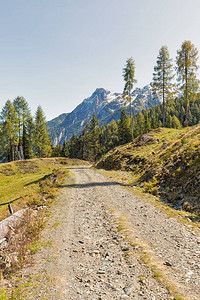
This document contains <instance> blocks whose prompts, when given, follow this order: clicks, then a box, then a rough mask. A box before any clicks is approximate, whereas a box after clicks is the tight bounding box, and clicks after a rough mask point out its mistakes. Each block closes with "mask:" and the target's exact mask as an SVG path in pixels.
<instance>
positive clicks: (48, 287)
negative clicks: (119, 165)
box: [27, 167, 200, 300]
mask: <svg viewBox="0 0 200 300" xmlns="http://www.w3.org/2000/svg"><path fill="white" fill-rule="evenodd" d="M70 171H71V172H72V173H73V174H74V176H75V178H76V181H75V183H74V182H71V183H70V182H68V183H67V184H66V185H63V186H62V187H61V188H62V196H61V198H60V200H59V201H58V203H57V206H56V208H55V211H54V214H53V216H52V217H51V218H50V223H49V226H48V227H47V229H46V230H45V239H47V240H51V241H52V245H53V246H52V247H50V248H46V249H43V250H42V251H40V252H39V253H38V254H37V255H36V258H35V261H36V267H35V271H31V272H33V273H35V274H36V275H38V273H40V275H41V276H40V278H39V279H38V288H37V289H35V290H32V291H31V293H30V294H29V296H28V297H27V299H29V300H30V299H52V300H53V299H58V300H59V299H66V300H67V299H73V300H76V299H87V300H90V299H91V300H92V299H93V300H95V299H96V300H97V299H103V300H108V299H109V300H110V299H141V300H142V299H147V300H149V299H152V300H153V299H154V300H155V299H156V300H157V299H173V298H174V297H173V296H172V295H170V293H169V291H168V289H167V288H166V287H165V286H164V285H163V284H162V283H160V278H159V276H156V274H155V272H152V270H151V268H149V267H147V265H146V264H145V263H144V260H141V251H142V250H141V249H143V250H144V248H145V247H147V248H148V249H147V250H148V251H147V253H150V255H151V257H152V258H153V259H155V263H158V264H159V265H160V266H163V274H164V275H165V276H166V277H169V278H170V279H171V280H172V281H173V283H174V284H175V287H177V290H178V291H181V292H182V293H183V294H185V293H187V294H188V295H189V296H190V299H199V295H200V261H199V258H200V238H199V237H198V236H197V235H195V234H194V233H193V232H192V231H191V230H190V229H188V228H187V227H185V226H184V225H181V224H179V223H177V222H176V221H175V220H174V219H172V218H168V217H167V216H165V215H164V214H162V213H160V212H158V211H157V209H156V208H154V207H153V206H151V205H149V204H147V203H144V202H143V201H142V200H141V199H139V198H138V197H136V196H134V195H133V194H132V193H130V192H128V191H127V190H126V189H125V188H123V187H121V186H120V185H119V184H117V183H115V182H113V181H111V180H110V179H107V178H106V177H104V176H102V175H100V174H99V173H97V172H96V171H94V170H92V169H88V168H87V167H83V168H73V169H71V170H70ZM111 211H112V212H111ZM121 215H124V216H125V218H124V219H123V218H121V220H122V221H124V220H126V219H128V220H129V222H127V224H128V225H127V226H128V227H129V229H131V228H132V231H133V232H134V237H133V236H132V237H131V239H132V240H131V242H132V246H131V245H130V244H129V243H128V241H127V240H126V239H124V236H125V234H126V235H127V236H128V235H129V233H127V232H126V231H123V230H122V231H119V228H118V229H117V225H116V223H115V221H119V220H120V216H121ZM124 224H125V223H124ZM50 228H51V230H50ZM128 238H129V237H128ZM133 238H134V239H135V240H133ZM134 242H135V244H134ZM136 242H137V243H136ZM140 243H141V244H142V247H143V248H141V247H140V246H141V245H140ZM136 244H137V245H136ZM155 277H156V278H157V280H156V278H155Z"/></svg>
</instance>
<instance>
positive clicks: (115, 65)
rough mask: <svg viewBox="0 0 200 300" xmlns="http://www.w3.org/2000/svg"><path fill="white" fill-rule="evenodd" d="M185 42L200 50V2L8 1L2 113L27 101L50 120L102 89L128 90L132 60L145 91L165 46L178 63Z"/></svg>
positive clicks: (0, 18)
mask: <svg viewBox="0 0 200 300" xmlns="http://www.w3.org/2000/svg"><path fill="white" fill-rule="evenodd" d="M184 40H191V42H192V43H193V44H194V45H195V46H196V47H197V49H198V50H199V51H200V1H199V0H165V1H161V0H6V1H5V0H0V45H1V46H0V110H1V109H2V107H3V106H4V104H5V102H6V101H7V100H8V99H10V100H13V99H14V98H16V97H17V96H23V97H25V99H26V100H27V101H28V103H29V105H30V108H31V111H32V114H34V113H35V110H36V108H37V106H38V105H41V106H42V108H43V110H44V112H45V115H46V118H47V120H50V119H52V118H54V117H56V116H58V115H59V114H61V113H64V112H70V111H72V110H73V109H74V108H75V107H76V106H77V105H78V104H79V103H80V102H81V101H82V100H83V99H84V98H86V97H88V96H90V95H91V94H92V92H93V91H94V90H95V89H96V88H99V87H103V88H105V89H108V90H110V91H111V92H122V91H123V86H124V82H123V78H122V68H123V66H124V64H125V62H126V59H127V58H129V57H133V59H134V60H135V66H136V73H135V76H136V79H137V84H136V86H138V87H143V86H144V85H146V84H148V83H150V82H151V80H152V73H153V67H154V66H155V63H156V58H157V56H158V52H159V49H160V48H161V46H162V45H166V46H168V49H169V53H170V56H171V57H172V58H173V59H174V60H175V57H176V51H177V50H178V49H180V47H181V44H182V42H183V41H184Z"/></svg>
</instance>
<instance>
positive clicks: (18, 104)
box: [13, 97, 32, 158]
mask: <svg viewBox="0 0 200 300" xmlns="http://www.w3.org/2000/svg"><path fill="white" fill-rule="evenodd" d="M13 105H14V109H15V112H16V116H17V123H18V139H19V140H18V142H19V144H22V147H23V153H24V152H26V155H24V157H25V156H26V158H29V156H30V155H31V153H30V151H31V149H30V147H32V145H31V144H30V140H29V137H28V131H27V127H28V126H29V125H30V124H29V125H28V122H30V120H31V113H30V109H29V107H28V103H27V101H26V100H25V99H24V97H17V98H16V99H15V100H14V101H13ZM25 135H26V136H25ZM26 143H28V145H26ZM28 149H29V150H28ZM27 150H28V152H29V154H28V153H27Z"/></svg>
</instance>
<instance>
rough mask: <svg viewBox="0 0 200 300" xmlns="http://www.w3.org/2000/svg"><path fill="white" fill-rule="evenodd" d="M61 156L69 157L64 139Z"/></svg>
mask: <svg viewBox="0 0 200 300" xmlns="http://www.w3.org/2000/svg"><path fill="white" fill-rule="evenodd" d="M61 156H62V157H69V149H68V144H67V142H66V141H64V143H63V145H62V149H61Z"/></svg>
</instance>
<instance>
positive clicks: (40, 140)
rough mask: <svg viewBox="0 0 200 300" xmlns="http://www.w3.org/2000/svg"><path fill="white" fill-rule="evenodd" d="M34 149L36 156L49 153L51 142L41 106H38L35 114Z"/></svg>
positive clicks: (44, 155)
mask: <svg viewBox="0 0 200 300" xmlns="http://www.w3.org/2000/svg"><path fill="white" fill-rule="evenodd" d="M35 150H36V155H37V157H48V156H50V155H51V142H50V139H49V138H48V133H47V130H46V120H45V116H44V113H43V110H42V108H41V106H38V108H37V111H36V114H35Z"/></svg>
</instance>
